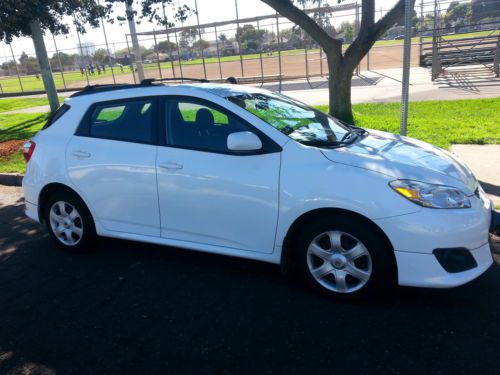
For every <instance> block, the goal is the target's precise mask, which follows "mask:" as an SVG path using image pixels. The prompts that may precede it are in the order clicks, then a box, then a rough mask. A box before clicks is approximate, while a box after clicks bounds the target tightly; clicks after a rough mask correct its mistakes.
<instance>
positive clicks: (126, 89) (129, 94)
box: [65, 83, 270, 104]
mask: <svg viewBox="0 0 500 375" xmlns="http://www.w3.org/2000/svg"><path fill="white" fill-rule="evenodd" d="M86 90H87V92H85V94H80V93H82V92H84V91H81V92H79V93H77V94H76V95H73V96H71V97H69V98H67V99H66V100H65V103H68V104H70V103H77V102H86V103H89V102H90V103H95V102H100V101H108V100H119V99H128V98H136V97H144V96H157V95H193V96H197V95H200V94H202V93H210V94H213V95H217V96H220V97H223V98H226V97H228V96H235V95H242V94H255V93H262V94H263V93H267V94H269V93H270V92H269V91H267V90H264V89H259V88H257V87H251V86H244V85H234V84H225V83H189V84H168V85H164V84H150V85H109V86H102V87H100V86H97V89H96V90H95V91H94V92H93V90H92V88H90V89H86Z"/></svg>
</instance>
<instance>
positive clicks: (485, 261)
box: [394, 243, 493, 288]
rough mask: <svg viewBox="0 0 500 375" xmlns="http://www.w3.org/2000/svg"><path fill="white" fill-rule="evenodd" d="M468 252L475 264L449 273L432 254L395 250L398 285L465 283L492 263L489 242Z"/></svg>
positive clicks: (427, 285) (452, 285) (449, 284)
mask: <svg viewBox="0 0 500 375" xmlns="http://www.w3.org/2000/svg"><path fill="white" fill-rule="evenodd" d="M470 252H471V254H472V256H473V257H474V259H475V261H476V263H477V266H476V267H474V268H472V269H470V270H467V271H463V272H457V273H449V272H446V271H445V270H444V268H443V267H442V266H441V264H439V262H438V260H437V259H436V257H435V256H434V255H433V254H422V253H408V252H404V251H395V252H394V253H395V255H396V262H397V265H398V280H399V285H405V286H419V287H432V288H452V287H455V286H459V285H463V284H466V283H468V282H469V281H472V280H474V279H475V278H476V277H478V276H480V275H481V274H482V273H484V272H485V271H486V270H487V269H488V268H489V267H490V266H491V264H492V263H493V259H492V257H491V250H490V245H489V243H486V244H484V245H483V246H481V247H479V248H477V249H474V250H470Z"/></svg>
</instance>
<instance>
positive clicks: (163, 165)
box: [160, 161, 182, 169]
mask: <svg viewBox="0 0 500 375" xmlns="http://www.w3.org/2000/svg"><path fill="white" fill-rule="evenodd" d="M160 168H163V169H182V165H181V164H177V163H174V162H172V161H169V162H168V163H160Z"/></svg>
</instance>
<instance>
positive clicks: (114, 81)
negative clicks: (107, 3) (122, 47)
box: [101, 18, 116, 83]
mask: <svg viewBox="0 0 500 375" xmlns="http://www.w3.org/2000/svg"><path fill="white" fill-rule="evenodd" d="M101 25H102V32H103V34H104V43H106V51H107V52H108V59H109V68H110V69H111V76H112V77H113V83H116V78H115V71H114V70H113V65H114V62H113V60H111V52H110V51H109V45H108V36H107V35H106V28H105V27H104V20H103V19H102V18H101Z"/></svg>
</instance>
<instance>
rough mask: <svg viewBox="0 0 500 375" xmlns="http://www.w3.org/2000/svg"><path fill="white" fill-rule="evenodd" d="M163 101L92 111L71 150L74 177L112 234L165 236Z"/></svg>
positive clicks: (140, 100)
mask: <svg viewBox="0 0 500 375" xmlns="http://www.w3.org/2000/svg"><path fill="white" fill-rule="evenodd" d="M157 100H158V99H154V98H153V99H151V98H136V99H133V100H118V101H110V102H102V103H97V104H95V105H93V106H91V107H90V109H89V110H88V111H87V113H86V115H85V116H84V118H83V120H82V123H81V124H80V126H79V128H78V130H77V132H76V134H75V136H74V137H72V139H71V141H70V142H69V144H68V147H67V149H66V160H67V165H68V171H69V177H70V179H71V181H72V182H73V183H74V185H75V186H76V187H77V189H78V190H79V192H80V193H81V194H82V195H83V197H84V198H85V199H86V201H87V202H88V204H89V205H90V208H91V210H92V213H93V214H94V216H95V219H97V220H98V221H99V223H100V224H101V225H102V227H103V228H104V229H106V230H110V231H119V232H127V233H133V234H140V235H148V236H158V237H159V236H160V216H159V212H158V194H157V185H156V166H155V163H156V152H157V145H156V143H157V132H156V130H157V119H158V117H157V115H156V111H157V108H158V105H157Z"/></svg>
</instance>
